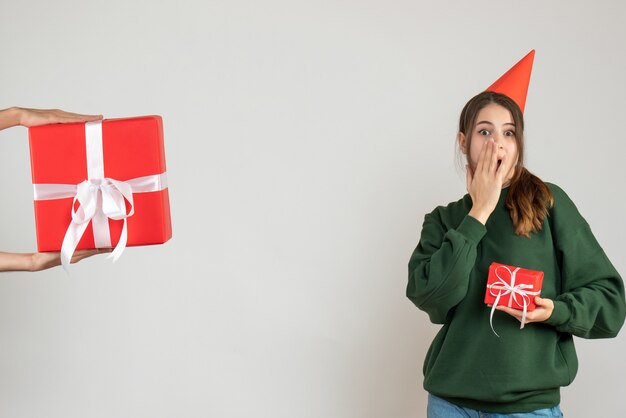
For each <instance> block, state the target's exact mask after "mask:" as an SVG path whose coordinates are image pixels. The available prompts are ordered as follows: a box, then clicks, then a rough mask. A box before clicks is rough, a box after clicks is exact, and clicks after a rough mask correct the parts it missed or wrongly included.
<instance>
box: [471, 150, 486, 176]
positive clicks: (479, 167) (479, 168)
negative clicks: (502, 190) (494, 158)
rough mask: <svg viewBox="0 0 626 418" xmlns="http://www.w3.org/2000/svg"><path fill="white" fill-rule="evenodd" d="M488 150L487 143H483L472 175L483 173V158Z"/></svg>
mask: <svg viewBox="0 0 626 418" xmlns="http://www.w3.org/2000/svg"><path fill="white" fill-rule="evenodd" d="M488 149H489V142H485V143H484V144H483V147H482V148H481V149H480V155H478V162H477V163H476V170H475V171H474V175H476V173H482V172H484V171H485V169H484V166H485V158H486V155H487V150H488Z"/></svg>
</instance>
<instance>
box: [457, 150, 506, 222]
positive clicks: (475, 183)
mask: <svg viewBox="0 0 626 418" xmlns="http://www.w3.org/2000/svg"><path fill="white" fill-rule="evenodd" d="M509 164H510V163H509V161H508V160H507V158H506V154H505V155H504V156H503V157H502V160H501V164H500V165H499V166H498V148H497V144H496V143H495V141H494V140H493V138H491V139H490V140H489V141H487V142H485V143H484V144H483V147H482V149H481V151H480V155H479V156H478V163H477V164H476V170H474V171H473V172H472V169H471V168H470V166H469V165H466V166H465V168H466V174H467V175H466V180H467V191H468V193H469V194H470V197H471V198H472V209H471V210H470V213H469V214H470V215H471V216H473V217H474V218H476V219H478V220H479V221H480V222H482V223H483V224H485V223H486V222H487V219H488V218H489V216H490V215H491V213H492V212H493V211H494V209H495V208H496V205H497V204H498V199H499V198H500V193H501V192H502V183H503V181H504V175H505V173H507V172H508V170H509Z"/></svg>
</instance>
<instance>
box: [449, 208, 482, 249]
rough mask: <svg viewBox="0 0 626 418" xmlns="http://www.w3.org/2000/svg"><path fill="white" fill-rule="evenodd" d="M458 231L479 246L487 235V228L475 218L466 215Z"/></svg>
mask: <svg viewBox="0 0 626 418" xmlns="http://www.w3.org/2000/svg"><path fill="white" fill-rule="evenodd" d="M456 231H457V232H459V233H460V234H462V235H463V236H465V237H466V238H467V239H468V240H469V241H471V242H473V243H474V244H478V242H479V241H480V240H481V239H482V238H483V237H484V236H485V234H486V233H487V227H486V226H485V225H483V224H482V223H481V222H480V221H479V220H478V219H476V218H474V217H473V216H470V215H465V218H463V220H462V221H461V223H460V224H459V226H458V228H457V229H456Z"/></svg>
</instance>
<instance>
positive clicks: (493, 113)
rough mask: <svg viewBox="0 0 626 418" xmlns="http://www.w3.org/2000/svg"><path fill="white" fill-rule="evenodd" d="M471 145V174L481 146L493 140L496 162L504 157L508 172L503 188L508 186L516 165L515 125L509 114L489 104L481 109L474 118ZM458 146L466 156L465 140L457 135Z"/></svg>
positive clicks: (462, 136) (476, 162) (501, 108)
mask: <svg viewBox="0 0 626 418" xmlns="http://www.w3.org/2000/svg"><path fill="white" fill-rule="evenodd" d="M470 135H471V143H470V149H469V162H468V163H469V165H470V167H471V169H472V173H473V172H474V171H475V170H476V165H477V164H478V157H479V156H480V152H481V151H482V148H483V146H484V145H485V144H486V143H487V142H488V141H489V140H490V139H491V138H493V140H494V142H495V143H496V145H497V148H498V160H500V159H502V157H503V156H505V155H506V158H507V161H508V166H509V167H510V168H509V170H508V172H507V173H506V174H505V175H504V180H503V182H502V185H503V186H506V185H508V183H509V181H510V180H511V178H512V177H513V174H514V173H515V165H516V164H517V157H518V155H517V141H516V139H515V123H514V122H513V117H512V116H511V112H509V111H508V110H507V109H506V108H504V107H502V106H500V105H498V104H495V103H491V104H488V105H487V106H485V107H483V108H482V109H481V110H480V111H479V112H478V115H477V116H476V124H475V126H474V130H473V131H472V132H471V133H470ZM459 145H460V146H461V150H462V151H463V154H466V155H467V146H466V145H467V138H466V137H465V135H463V134H462V133H459Z"/></svg>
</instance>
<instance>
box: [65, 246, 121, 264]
mask: <svg viewBox="0 0 626 418" xmlns="http://www.w3.org/2000/svg"><path fill="white" fill-rule="evenodd" d="M111 251H113V248H96V249H93V250H77V251H75V252H74V254H73V255H72V260H71V261H70V262H71V263H72V264H74V263H77V262H79V261H80V260H82V259H84V258H87V257H91V256H92V255H96V254H102V253H110V252H111Z"/></svg>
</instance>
